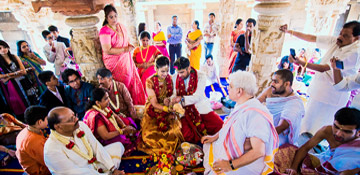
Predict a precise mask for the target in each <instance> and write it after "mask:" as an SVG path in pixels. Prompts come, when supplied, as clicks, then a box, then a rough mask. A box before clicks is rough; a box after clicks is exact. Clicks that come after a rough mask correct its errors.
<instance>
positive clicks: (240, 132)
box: [201, 71, 279, 175]
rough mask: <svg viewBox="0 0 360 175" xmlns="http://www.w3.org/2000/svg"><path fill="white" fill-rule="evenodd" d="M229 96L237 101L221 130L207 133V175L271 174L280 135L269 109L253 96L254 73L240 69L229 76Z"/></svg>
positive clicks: (203, 138)
mask: <svg viewBox="0 0 360 175" xmlns="http://www.w3.org/2000/svg"><path fill="white" fill-rule="evenodd" d="M229 80H230V85H229V89H228V90H229V97H230V99H231V100H233V101H235V102H236V105H235V108H234V110H233V111H232V112H231V113H230V115H229V119H227V121H226V122H225V124H224V125H223V127H222V128H221V130H220V131H219V132H218V133H217V134H215V135H213V136H204V137H202V139H201V142H202V143H203V144H204V153H205V157H204V167H205V174H222V173H225V174H234V175H235V174H262V173H264V174H268V173H270V172H272V171H273V168H274V166H273V165H274V164H273V162H274V161H273V157H274V154H275V152H276V150H277V148H278V144H279V141H278V140H279V137H278V134H277V132H276V129H275V127H274V125H273V119H272V116H271V114H270V112H269V111H268V109H267V108H266V107H265V106H264V105H262V104H261V103H260V102H259V100H257V99H256V98H254V96H255V93H256V91H257V86H256V79H255V76H254V75H253V74H252V73H249V72H245V71H237V72H235V73H232V74H231V75H230V76H229Z"/></svg>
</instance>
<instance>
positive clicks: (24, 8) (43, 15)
mask: <svg viewBox="0 0 360 175" xmlns="http://www.w3.org/2000/svg"><path fill="white" fill-rule="evenodd" d="M0 10H5V11H11V14H13V15H14V17H15V19H16V20H17V21H18V22H19V23H18V25H17V26H13V27H15V28H17V27H19V28H20V29H22V30H24V31H26V32H27V34H28V36H29V40H27V42H29V44H30V45H31V49H32V50H33V51H35V52H37V53H39V54H42V47H43V45H44V44H45V42H44V40H41V39H42V38H43V37H42V35H41V30H42V29H45V28H47V27H48V25H49V23H48V22H49V21H50V20H48V19H52V17H53V15H54V13H53V12H51V10H50V9H43V10H42V11H41V12H38V13H36V12H35V11H34V9H33V8H32V7H31V1H27V0H6V1H2V2H1V3H0ZM3 25H4V26H2V27H9V26H6V24H3ZM12 25H14V24H12ZM8 37H9V36H4V38H8ZM10 38H11V36H10ZM20 39H24V37H22V38H18V39H15V40H20ZM15 40H14V41H15ZM9 41H10V42H11V39H10V40H9ZM12 49H16V47H15V48H12Z"/></svg>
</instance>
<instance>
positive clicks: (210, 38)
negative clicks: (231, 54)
mask: <svg viewBox="0 0 360 175" xmlns="http://www.w3.org/2000/svg"><path fill="white" fill-rule="evenodd" d="M210 27H211V29H212V30H211V32H210ZM219 28H220V25H219V24H217V23H215V22H213V23H212V24H211V25H210V24H209V23H206V26H205V29H204V38H205V42H206V43H214V40H215V37H216V35H217V34H218V32H219ZM205 34H210V36H205Z"/></svg>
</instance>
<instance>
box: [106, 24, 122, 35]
mask: <svg viewBox="0 0 360 175" xmlns="http://www.w3.org/2000/svg"><path fill="white" fill-rule="evenodd" d="M106 25H107V26H108V27H109V28H110V29H112V30H113V31H114V32H115V33H116V34H117V36H119V37H120V33H119V32H118V31H117V30H115V29H114V28H113V27H112V26H111V25H110V24H106ZM121 32H122V29H121ZM121 36H123V35H121Z"/></svg>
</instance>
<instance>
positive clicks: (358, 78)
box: [334, 73, 360, 91]
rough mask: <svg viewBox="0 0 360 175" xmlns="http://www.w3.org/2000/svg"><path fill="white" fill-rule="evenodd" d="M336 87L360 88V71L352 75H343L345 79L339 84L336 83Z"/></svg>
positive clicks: (343, 88) (338, 88) (342, 88)
mask: <svg viewBox="0 0 360 175" xmlns="http://www.w3.org/2000/svg"><path fill="white" fill-rule="evenodd" d="M334 87H335V89H337V90H339V91H352V90H355V89H360V73H358V74H356V75H353V76H351V77H343V79H342V80H341V81H340V82H339V83H338V84H335V85H334Z"/></svg>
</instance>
